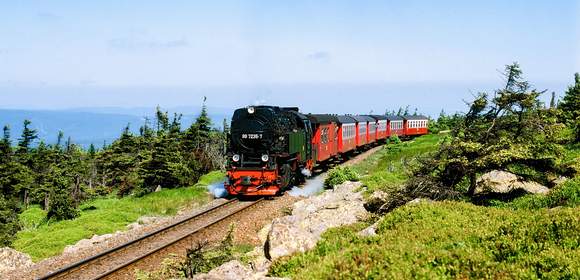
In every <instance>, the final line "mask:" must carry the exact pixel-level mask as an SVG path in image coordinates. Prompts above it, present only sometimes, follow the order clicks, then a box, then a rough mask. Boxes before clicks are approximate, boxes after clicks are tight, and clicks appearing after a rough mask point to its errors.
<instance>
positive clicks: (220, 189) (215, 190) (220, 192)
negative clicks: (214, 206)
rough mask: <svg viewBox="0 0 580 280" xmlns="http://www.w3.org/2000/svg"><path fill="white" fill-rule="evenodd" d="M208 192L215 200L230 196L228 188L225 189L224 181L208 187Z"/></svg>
mask: <svg viewBox="0 0 580 280" xmlns="http://www.w3.org/2000/svg"><path fill="white" fill-rule="evenodd" d="M207 190H208V191H209V193H211V194H212V195H213V196H214V197H215V198H224V197H227V196H228V192H227V191H226V188H225V187H224V181H220V182H217V183H213V184H211V185H208V186H207Z"/></svg>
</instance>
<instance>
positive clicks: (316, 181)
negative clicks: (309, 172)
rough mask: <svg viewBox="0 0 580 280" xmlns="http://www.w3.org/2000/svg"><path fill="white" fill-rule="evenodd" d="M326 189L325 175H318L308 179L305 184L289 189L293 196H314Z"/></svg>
mask: <svg viewBox="0 0 580 280" xmlns="http://www.w3.org/2000/svg"><path fill="white" fill-rule="evenodd" d="M323 190H324V176H323V175H320V176H316V177H314V178H312V179H309V180H306V183H305V184H304V186H300V187H293V188H292V189H291V190H289V191H288V194H289V195H291V196H304V197H308V196H313V195H316V194H318V193H320V192H322V191H323Z"/></svg>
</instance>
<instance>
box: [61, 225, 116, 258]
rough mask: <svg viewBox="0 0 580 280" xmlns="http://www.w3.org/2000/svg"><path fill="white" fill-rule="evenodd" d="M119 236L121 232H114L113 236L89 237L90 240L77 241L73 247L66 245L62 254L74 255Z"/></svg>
mask: <svg viewBox="0 0 580 280" xmlns="http://www.w3.org/2000/svg"><path fill="white" fill-rule="evenodd" d="M118 234H121V232H118V231H117V232H115V233H114V234H103V235H93V237H91V238H90V239H82V240H79V241H78V242H77V243H76V244H74V245H68V246H66V247H65V248H64V251H63V253H65V254H67V253H70V254H74V253H76V252H77V251H78V250H81V249H84V248H90V247H92V246H94V245H96V244H100V243H103V242H106V241H107V240H108V239H110V238H113V237H114V236H115V235H118Z"/></svg>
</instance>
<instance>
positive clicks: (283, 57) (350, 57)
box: [0, 0, 580, 115]
mask: <svg viewBox="0 0 580 280" xmlns="http://www.w3.org/2000/svg"><path fill="white" fill-rule="evenodd" d="M579 3H580V1H573V0H569V1H557V2H544V1H499V0H497V1H480V2H475V1H469V2H466V1H438V2H431V1H411V2H402V3H387V2H383V1H356V2H351V1H316V2H312V1H301V0H298V1H292V2H291V3H280V2H262V1H249V0H248V1H219V2H211V3H209V2H204V3H198V2H195V3H194V2H187V1H175V0H171V1H163V2H149V1H123V2H122V3H119V2H118V1H110V0H106V1H98V2H77V1H67V0H58V1H50V2H41V1H18V2H4V3H2V4H0V38H2V43H0V97H1V100H0V108H20V109H51V110H55V109H65V108H76V107H122V108H129V107H141V106H146V107H152V106H155V105H160V106H162V107H175V106H182V105H198V104H200V103H201V99H202V98H203V96H204V95H205V96H207V97H208V105H210V106H215V107H224V108H234V107H239V106H245V105H248V104H253V103H269V104H273V105H292V106H300V107H302V108H304V111H306V112H336V113H346V112H348V113H357V112H368V111H370V110H373V111H374V112H381V111H384V110H385V109H386V108H398V107H399V106H406V105H411V106H412V107H417V108H419V110H420V111H423V112H424V113H426V114H431V115H433V114H436V113H438V112H439V111H440V110H441V108H445V109H446V111H449V112H453V111H460V110H465V107H464V104H463V102H462V100H463V99H469V97H470V95H471V94H474V93H476V92H478V91H491V90H493V89H494V88H499V87H501V84H502V79H501V75H500V73H499V72H501V71H502V70H503V67H504V66H505V65H506V64H510V63H512V62H514V61H517V62H519V63H520V65H521V67H522V70H523V71H524V76H525V78H526V79H527V80H529V81H530V82H531V83H532V84H534V85H535V86H536V87H537V88H538V89H539V90H544V89H547V90H548V91H555V92H556V93H557V94H558V95H559V96H561V95H562V93H563V91H564V89H565V88H566V87H567V86H568V85H569V84H571V83H572V80H573V74H574V72H580V4H579ZM336 96H340V97H341V99H339V98H336ZM363 96H367V97H368V98H367V99H364V98H361V97H363ZM546 99H547V97H543V100H546ZM314 104H315V105H314ZM345 104H348V105H349V107H348V108H345V107H344V105H345Z"/></svg>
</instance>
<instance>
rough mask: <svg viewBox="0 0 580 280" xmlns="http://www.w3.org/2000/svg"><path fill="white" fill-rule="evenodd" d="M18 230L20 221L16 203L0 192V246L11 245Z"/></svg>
mask: <svg viewBox="0 0 580 280" xmlns="http://www.w3.org/2000/svg"><path fill="white" fill-rule="evenodd" d="M18 230H20V222H19V220H18V211H17V207H16V204H15V203H14V202H13V201H10V200H7V199H5V198H4V196H3V195H2V194H0V247H4V246H9V245H11V244H12V241H14V238H16V232H18Z"/></svg>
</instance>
